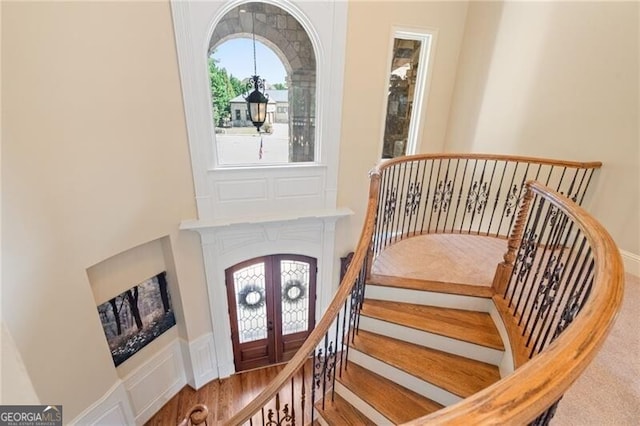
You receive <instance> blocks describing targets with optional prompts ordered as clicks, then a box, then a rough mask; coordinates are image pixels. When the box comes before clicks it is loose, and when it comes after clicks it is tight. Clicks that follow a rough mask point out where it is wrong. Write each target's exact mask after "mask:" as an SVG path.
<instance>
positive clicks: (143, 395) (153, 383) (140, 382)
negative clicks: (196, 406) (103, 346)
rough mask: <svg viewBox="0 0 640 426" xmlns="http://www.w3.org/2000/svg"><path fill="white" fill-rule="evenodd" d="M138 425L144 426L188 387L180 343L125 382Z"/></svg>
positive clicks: (177, 340) (152, 358) (152, 360)
mask: <svg viewBox="0 0 640 426" xmlns="http://www.w3.org/2000/svg"><path fill="white" fill-rule="evenodd" d="M123 382H124V387H125V389H126V390H127V393H128V395H129V400H130V402H131V408H132V410H133V413H134V416H135V423H136V424H137V425H142V424H144V423H145V422H146V421H147V420H149V419H150V418H151V417H152V416H153V415H154V414H155V413H156V412H158V410H160V408H162V406H163V405H164V404H165V403H166V402H167V401H169V400H170V399H171V398H173V396H175V395H176V394H177V393H178V392H179V391H180V389H182V388H183V387H184V386H185V385H186V384H187V379H186V375H185V368H184V361H183V359H182V349H181V345H180V339H175V340H174V341H173V342H171V344H170V345H168V346H166V347H165V348H164V349H162V350H161V351H160V352H158V353H157V354H156V355H154V356H153V357H151V358H150V359H149V360H148V361H147V362H145V363H144V364H143V365H142V366H140V367H139V368H137V369H136V370H135V371H133V372H132V373H131V374H129V375H128V376H127V377H125V378H124V380H123Z"/></svg>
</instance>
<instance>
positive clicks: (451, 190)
mask: <svg viewBox="0 0 640 426" xmlns="http://www.w3.org/2000/svg"><path fill="white" fill-rule="evenodd" d="M459 166H460V159H459V158H456V168H455V169H454V171H453V178H452V179H451V180H450V181H451V187H450V188H449V191H448V194H447V214H446V215H445V217H444V223H443V224H442V232H446V231H447V222H448V221H449V213H450V212H451V206H452V204H453V203H452V201H453V193H454V192H455V189H456V183H457V179H458V167H459Z"/></svg>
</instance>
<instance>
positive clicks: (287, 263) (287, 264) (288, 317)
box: [280, 260, 310, 335]
mask: <svg viewBox="0 0 640 426" xmlns="http://www.w3.org/2000/svg"><path fill="white" fill-rule="evenodd" d="M309 270H310V265H309V263H307V262H298V261H294V260H281V261H280V283H281V286H282V334H283V335H287V334H293V333H298V332H300V331H307V329H308V328H309Z"/></svg>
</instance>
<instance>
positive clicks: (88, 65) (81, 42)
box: [1, 2, 211, 422]
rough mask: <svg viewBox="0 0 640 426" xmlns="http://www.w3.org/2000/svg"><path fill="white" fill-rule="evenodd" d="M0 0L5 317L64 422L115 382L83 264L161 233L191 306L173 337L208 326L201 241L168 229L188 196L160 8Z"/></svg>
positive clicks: (170, 46) (46, 399)
mask: <svg viewBox="0 0 640 426" xmlns="http://www.w3.org/2000/svg"><path fill="white" fill-rule="evenodd" d="M1 7H2V65H3V67H2V89H3V91H2V198H3V199H2V231H3V232H2V254H3V269H2V282H3V287H2V316H3V320H4V321H5V322H6V325H7V328H8V329H9V331H10V332H11V334H12V335H13V338H14V340H15V343H16V347H17V349H18V350H19V352H20V354H21V355H22V359H23V361H24V365H25V367H26V369H27V372H28V375H29V377H30V378H31V381H32V383H33V386H34V389H35V391H36V393H37V395H38V397H39V398H40V401H41V402H42V403H52V404H63V405H64V416H65V422H66V421H68V420H70V419H72V418H74V417H76V416H77V415H78V414H79V413H80V412H82V411H83V410H84V409H86V408H87V407H90V406H92V404H93V403H94V402H95V401H98V400H100V399H101V398H103V396H105V395H109V394H110V392H111V391H112V390H113V389H115V388H114V386H116V384H117V383H119V378H118V374H117V373H116V369H115V368H114V366H113V362H112V360H111V355H110V353H109V350H108V347H107V344H106V340H105V337H104V334H103V332H102V327H101V325H100V320H99V317H98V314H97V310H96V300H95V299H94V294H93V292H92V289H91V286H90V281H89V279H88V276H87V268H89V267H90V266H92V265H95V264H97V263H99V262H102V261H103V260H105V259H108V258H110V257H112V256H114V255H117V254H119V253H122V252H125V251H127V250H129V249H131V248H133V247H137V246H140V245H141V244H145V243H148V242H150V241H156V240H158V239H162V241H164V243H163V245H167V244H168V245H169V248H168V249H166V250H165V248H163V250H164V251H166V252H170V253H171V255H172V257H173V261H174V262H175V265H174V266H175V270H176V277H177V279H179V280H180V286H181V287H183V288H184V291H181V294H180V295H176V296H177V297H176V298H175V299H174V304H175V303H178V304H179V303H180V299H181V298H183V300H182V302H183V303H184V304H185V306H186V305H187V304H188V306H189V310H188V311H187V312H185V319H184V322H183V323H182V324H181V327H182V329H183V332H182V336H181V338H182V339H187V338H192V339H195V338H198V337H199V336H201V335H204V334H206V333H210V332H211V323H210V319H209V315H208V306H207V302H206V291H205V289H204V272H203V268H202V255H201V254H200V251H199V244H200V243H199V238H198V237H197V235H182V234H181V233H180V232H179V231H178V225H179V223H180V220H181V219H183V218H188V217H193V216H194V214H195V202H194V192H193V183H192V179H191V172H190V163H189V154H188V147H187V141H186V130H185V124H184V110H183V106H182V101H181V92H180V82H179V79H178V67H177V62H176V54H175V46H174V41H173V30H172V21H171V13H170V7H169V4H168V3H160V2H140V3H131V2H117V3H109V2H102V3H87V2H76V3H73V2H66V3H61V2H50V3H47V2H41V3H31V2H2V5H1ZM194 247H195V250H193V248H194ZM168 270H169V268H168ZM121 284H122V283H121ZM133 284H135V283H131V285H133ZM123 285H124V284H123ZM174 337H175V336H174ZM174 341H175V339H174ZM145 349H147V348H145ZM156 349H157V350H154V348H153V347H150V348H149V349H148V350H146V351H145V354H144V355H143V357H146V358H150V357H153V356H154V354H155V352H157V351H161V350H165V349H166V347H165V348H156ZM3 377H4V375H3ZM107 399H108V398H107Z"/></svg>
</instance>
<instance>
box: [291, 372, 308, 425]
mask: <svg viewBox="0 0 640 426" xmlns="http://www.w3.org/2000/svg"><path fill="white" fill-rule="evenodd" d="M306 381H307V375H306V374H305V371H304V364H302V383H301V388H300V412H301V417H300V419H301V420H302V421H301V423H302V424H303V425H304V424H306V423H305V421H304V412H305V404H306V397H307V394H306V391H307V388H306ZM291 398H292V399H291V403H292V404H293V396H292V397H291ZM311 412H312V413H313V407H311ZM311 424H313V420H311Z"/></svg>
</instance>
